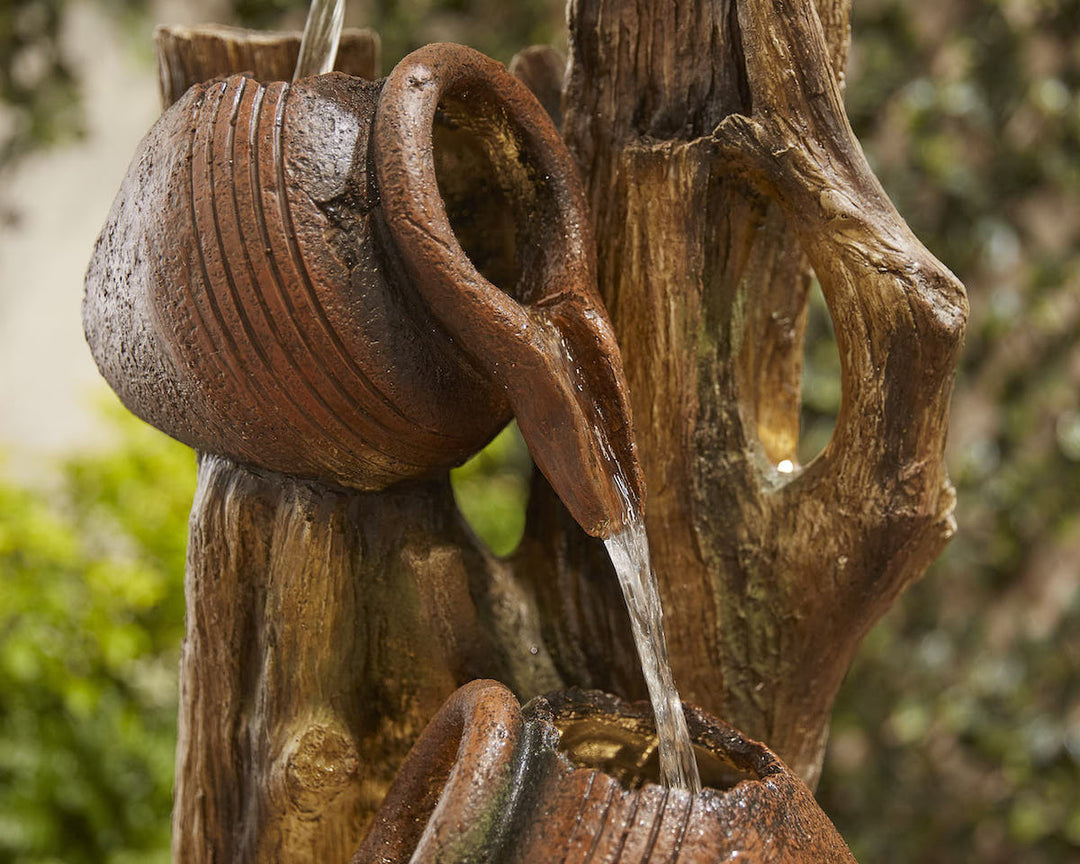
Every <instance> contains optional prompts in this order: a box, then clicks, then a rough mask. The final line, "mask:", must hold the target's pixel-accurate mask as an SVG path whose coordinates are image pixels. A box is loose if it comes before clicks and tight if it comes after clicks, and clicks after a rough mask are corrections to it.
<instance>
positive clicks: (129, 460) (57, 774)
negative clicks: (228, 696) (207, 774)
mask: <svg viewBox="0 0 1080 864" xmlns="http://www.w3.org/2000/svg"><path fill="white" fill-rule="evenodd" d="M110 414H111V415H112V422H113V423H115V424H116V426H117V428H118V431H119V433H120V441H121V444H120V446H119V447H118V449H117V450H116V451H115V452H110V453H106V454H101V455H94V456H89V455H87V456H79V457H77V458H74V459H71V460H69V461H68V462H67V463H65V465H64V467H63V489H62V492H61V493H60V494H59V495H58V496H48V497H47V496H45V495H43V494H41V493H38V492H35V491H32V490H28V489H22V488H18V487H16V486H13V485H10V484H0V584H2V586H3V590H2V591H0V861H20V862H46V861H49V862H51V861H63V862H69V864H78V862H122V861H157V860H160V861H167V860H168V848H169V811H170V809H171V804H172V800H171V797H172V796H171V789H172V774H173V752H174V747H175V739H176V699H177V680H176V669H177V660H178V649H179V644H180V639H181V637H182V634H183V615H184V613H183V566H184V546H185V539H186V523H187V514H188V510H189V508H190V505H191V498H192V494H193V492H194V481H195V470H194V467H195V466H194V457H193V454H192V453H191V451H190V450H188V449H187V448H185V447H183V446H181V445H179V444H176V443H175V442H172V441H169V440H168V439H166V438H165V437H164V436H162V435H161V434H160V433H157V432H155V431H153V430H152V429H150V428H149V427H147V426H145V425H144V424H142V423H141V422H139V421H137V420H135V419H134V418H132V417H131V416H130V415H127V414H126V412H123V411H122V409H120V408H119V407H117V408H114V409H111V410H110Z"/></svg>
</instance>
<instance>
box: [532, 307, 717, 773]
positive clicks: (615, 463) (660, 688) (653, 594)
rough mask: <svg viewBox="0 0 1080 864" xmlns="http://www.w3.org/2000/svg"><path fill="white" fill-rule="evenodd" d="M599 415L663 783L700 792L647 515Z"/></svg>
mask: <svg viewBox="0 0 1080 864" xmlns="http://www.w3.org/2000/svg"><path fill="white" fill-rule="evenodd" d="M538 323H540V325H541V327H542V329H543V330H544V332H545V334H546V335H547V337H548V341H549V342H550V344H551V349H552V352H553V354H554V356H557V357H559V358H560V359H561V361H562V365H563V369H564V374H565V375H566V376H567V378H568V379H570V380H571V381H574V380H575V379H580V378H581V370H580V369H579V368H578V367H577V364H575V363H574V360H573V357H572V356H571V354H570V349H569V346H568V345H567V344H566V341H565V340H564V339H563V338H562V336H561V335H560V334H559V333H558V331H557V329H556V328H555V327H554V326H553V325H552V324H551V323H550V322H549V321H546V320H543V319H539V320H538ZM578 389H579V390H580V389H581V387H580V386H579V387H578ZM594 407H595V406H594ZM594 419H595V422H594V423H593V424H592V430H593V435H594V436H595V439H596V443H597V445H598V448H599V450H600V452H601V453H603V454H604V457H605V459H606V461H607V463H608V467H609V476H610V479H611V482H612V484H613V485H614V486H615V488H616V490H617V491H618V493H619V497H620V498H621V499H622V504H623V528H622V530H621V531H617V532H616V533H614V534H612V535H610V536H609V537H607V538H605V539H604V545H605V546H606V547H607V551H608V555H609V556H610V557H611V563H612V565H613V566H614V567H615V573H616V575H617V576H618V578H619V585H620V586H621V587H622V593H623V598H624V599H625V600H626V608H627V611H628V612H629V613H630V627H631V631H632V633H633V636H634V644H635V645H636V646H637V653H638V659H639V660H640V661H641V671H642V674H643V675H644V677H645V686H646V687H647V688H648V691H649V700H650V701H651V702H652V707H653V714H654V716H655V718H656V737H657V748H658V749H659V751H660V781H661V782H662V783H663V784H664V785H665V786H668V787H672V788H676V789H685V790H687V791H689V792H690V793H692V794H696V793H697V792H700V791H701V776H700V774H699V773H698V765H697V759H696V758H695V757H694V747H693V745H692V744H691V742H690V732H689V730H688V729H687V728H686V717H685V715H684V714H683V711H682V701H681V700H680V699H679V691H678V690H677V689H676V688H675V679H674V677H673V676H672V674H671V664H670V662H669V660H668V650H667V640H666V639H665V638H664V624H663V616H664V611H663V607H662V606H661V604H660V590H659V586H658V585H657V581H656V573H655V572H654V571H653V568H652V562H651V559H650V558H649V538H648V536H647V535H646V533H645V519H644V517H643V514H642V513H641V512H639V510H638V507H637V504H636V503H635V497H634V495H633V494H631V491H630V488H631V487H630V483H629V480H628V479H627V476H626V470H625V468H624V466H623V465H622V463H621V462H620V461H619V459H618V458H617V457H616V455H615V451H614V448H613V447H612V446H611V444H610V441H609V439H608V436H607V431H606V430H607V427H606V425H605V423H604V422H603V417H602V415H601V414H600V410H599V408H598V407H597V408H595V418H594Z"/></svg>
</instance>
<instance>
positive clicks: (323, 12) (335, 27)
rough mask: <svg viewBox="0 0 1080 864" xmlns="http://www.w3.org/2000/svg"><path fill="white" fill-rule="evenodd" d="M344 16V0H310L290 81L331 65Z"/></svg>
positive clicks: (323, 72) (327, 69)
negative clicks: (294, 68) (298, 52)
mask: <svg viewBox="0 0 1080 864" xmlns="http://www.w3.org/2000/svg"><path fill="white" fill-rule="evenodd" d="M344 20H345V0H311V8H310V9H309V10H308V17H307V23H306V24H305V25H304V35H303V38H301V40H300V54H299V56H298V57H297V58H296V71H295V72H294V74H293V81H296V80H297V79H299V78H307V77H308V76H310V75H325V74H326V73H327V72H329V71H331V70H332V69H333V68H334V61H335V60H337V52H338V43H339V42H340V41H341V25H342V22H344Z"/></svg>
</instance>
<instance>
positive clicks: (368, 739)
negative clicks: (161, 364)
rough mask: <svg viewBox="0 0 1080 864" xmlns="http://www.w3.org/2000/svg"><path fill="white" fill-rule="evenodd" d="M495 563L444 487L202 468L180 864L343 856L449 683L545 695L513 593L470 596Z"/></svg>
mask: <svg viewBox="0 0 1080 864" xmlns="http://www.w3.org/2000/svg"><path fill="white" fill-rule="evenodd" d="M497 567H498V564H497V562H494V561H492V560H491V559H489V558H487V557H486V556H485V555H484V553H482V552H481V551H479V550H477V549H475V548H474V547H473V545H472V541H471V538H470V536H469V535H468V532H467V529H466V528H465V527H464V525H463V523H462V522H461V521H460V519H459V517H458V516H457V513H456V510H455V509H454V506H453V500H452V496H451V492H450V489H449V484H448V483H447V482H446V480H445V479H444V480H441V481H432V482H430V483H420V484H411V485H410V484H403V485H400V486H398V487H396V488H395V489H393V490H390V491H386V492H381V493H361V492H353V491H347V490H342V489H332V488H329V487H327V486H324V485H323V484H320V483H318V482H314V481H301V480H294V479H290V478H286V477H284V476H282V475H279V474H274V473H272V472H262V471H257V470H254V469H249V468H244V467H241V466H239V465H237V464H235V463H233V462H231V461H229V460H227V459H223V458H220V457H214V456H203V457H201V458H200V463H199V484H198V491H197V493H196V499H195V503H194V506H193V509H192V517H191V528H190V541H189V550H188V568H187V575H186V581H185V584H186V598H187V624H186V636H185V640H184V647H183V653H182V658H181V676H180V677H181V694H180V695H181V699H180V702H181V709H180V737H179V743H178V754H177V779H176V792H175V808H174V812H173V855H174V860H177V861H184V862H204V861H206V862H208V861H259V862H273V861H282V862H284V861H288V862H306V861H310V862H327V861H346V860H348V859H349V857H350V856H351V855H352V853H353V852H354V851H355V849H356V847H357V845H358V843H359V841H360V839H361V837H362V836H363V831H364V828H365V826H366V824H367V821H368V819H369V818H370V816H371V814H372V813H373V812H374V810H375V808H376V807H377V806H378V804H379V802H380V801H381V800H382V797H383V795H384V794H385V792H386V789H387V788H388V786H389V784H390V781H391V780H392V778H393V776H394V773H395V771H396V770H397V767H398V766H399V764H400V762H401V760H402V759H403V758H404V756H405V753H406V752H407V751H408V749H409V747H410V746H411V744H412V742H413V740H414V738H415V737H416V736H417V735H418V734H419V733H420V731H421V729H423V727H424V725H425V724H426V723H427V721H428V720H429V719H430V718H431V717H432V716H433V715H434V713H435V711H436V710H437V709H438V707H439V706H440V705H441V704H442V702H443V701H444V699H445V698H446V697H447V696H448V695H449V694H450V693H452V692H453V691H454V689H455V688H456V687H457V686H458V684H459V683H461V682H464V681H469V680H471V679H473V678H477V677H498V678H499V679H501V680H504V681H512V682H516V684H517V686H518V687H519V688H521V689H523V690H534V689H535V690H541V689H547V688H549V687H551V686H554V685H556V684H557V679H555V677H554V675H553V674H552V673H551V672H550V671H549V670H550V667H548V669H547V670H546V669H545V666H544V661H545V657H546V655H545V654H544V653H541V652H538V653H537V654H533V653H531V652H530V651H529V647H530V642H529V641H527V640H529V639H530V635H532V636H533V639H534V641H533V642H532V643H531V644H533V645H534V646H535V644H536V642H538V641H539V637H538V634H531V633H530V630H531V629H535V626H534V625H531V624H530V622H529V621H528V620H522V617H521V611H520V609H521V602H520V600H519V598H516V597H515V596H514V594H513V592H512V591H509V592H508V591H506V590H500V588H499V587H498V585H499V578H498V574H495V573H492V574H491V575H490V577H489V578H488V579H487V580H486V583H485V585H484V586H483V587H480V586H478V585H474V584H473V583H474V582H475V581H476V574H480V573H486V572H487V571H489V569H490V570H495V569H497ZM511 633H513V636H512V637H511V635H510V634H511ZM492 634H495V635H496V636H499V637H502V640H503V641H504V642H505V643H506V644H509V645H513V646H514V647H513V649H512V650H513V651H514V655H513V656H508V655H506V654H505V653H504V652H503V649H502V647H501V645H500V644H499V642H498V641H497V640H496V639H493V638H492ZM523 640H525V641H523Z"/></svg>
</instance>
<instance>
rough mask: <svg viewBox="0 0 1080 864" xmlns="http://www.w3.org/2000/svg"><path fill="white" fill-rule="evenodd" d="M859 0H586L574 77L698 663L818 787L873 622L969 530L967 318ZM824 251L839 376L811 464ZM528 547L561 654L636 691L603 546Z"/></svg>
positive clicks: (680, 624) (575, 115) (663, 557)
mask: <svg viewBox="0 0 1080 864" xmlns="http://www.w3.org/2000/svg"><path fill="white" fill-rule="evenodd" d="M847 17H848V9H847V5H846V4H845V3H843V2H840V3H833V2H826V0H823V2H821V3H820V4H819V5H818V6H815V5H814V4H813V3H811V2H809V0H786V2H766V0H739V2H726V0H696V2H675V3H663V4H660V3H653V4H632V3H626V2H623V0H578V2H573V3H571V6H570V44H571V55H570V64H569V77H568V81H567V85H566V94H565V100H564V108H565V111H566V117H565V122H564V134H565V136H566V138H567V140H568V142H569V143H570V145H571V148H572V150H573V151H574V153H575V154H576V157H577V160H578V164H579V166H580V168H581V171H582V173H583V175H584V176H585V177H587V178H588V186H589V189H590V192H591V204H592V208H593V218H594V222H595V225H596V235H597V247H598V255H599V272H600V284H601V291H602V293H603V296H604V299H605V303H606V305H607V307H608V310H609V311H610V313H611V316H612V319H613V321H614V323H615V328H616V332H617V334H618V339H619V343H620V346H621V347H622V351H623V356H624V362H625V367H626V372H627V377H628V380H629V385H630V393H631V398H632V400H633V410H634V418H635V425H636V429H637V434H638V442H639V447H640V453H641V461H642V466H643V469H644V474H645V479H646V484H647V487H648V489H649V498H648V501H647V505H646V521H647V524H648V528H649V534H650V537H651V538H652V543H653V549H652V551H653V561H654V564H655V566H656V569H657V571H658V573H659V578H660V580H661V593H662V595H663V600H664V606H665V611H666V627H667V635H668V644H669V646H670V649H671V658H672V663H673V666H674V671H675V678H676V681H677V682H678V683H679V686H680V689H681V691H682V694H683V697H684V698H686V699H688V700H689V701H691V702H696V703H697V704H699V705H701V706H703V707H705V708H706V709H707V710H710V711H712V712H715V713H716V714H718V715H719V716H722V717H724V718H725V719H726V720H728V721H729V722H731V723H732V724H733V725H735V726H736V727H738V728H740V729H741V730H743V731H744V732H746V733H747V734H749V735H751V736H752V737H756V738H759V739H761V740H763V741H765V742H767V743H768V744H769V745H770V746H771V747H773V748H774V749H775V750H776V751H777V752H778V753H779V754H780V755H781V756H782V757H783V758H784V759H785V761H787V762H788V764H790V765H791V766H792V767H793V768H795V770H796V771H798V772H799V773H800V774H801V776H802V777H803V778H804V779H805V780H806V781H807V782H808V783H810V784H811V785H812V784H813V783H814V782H816V779H817V777H818V774H819V772H820V766H821V760H822V758H823V754H824V748H825V742H826V738H827V734H828V725H829V714H830V711H831V706H832V703H833V699H834V697H835V695H836V692H837V689H838V688H839V686H840V683H841V681H842V679H843V677H844V673H845V672H846V671H847V668H848V665H849V663H850V661H851V659H852V657H853V655H854V653H855V650H856V649H857V647H858V645H859V642H860V640H861V638H862V637H863V636H864V635H865V633H866V632H867V630H868V629H869V628H870V626H871V625H872V624H873V623H874V622H875V621H876V620H877V619H878V618H879V617H880V616H881V615H882V614H883V613H884V612H885V610H886V609H887V608H888V607H889V605H890V603H891V602H892V601H893V600H894V599H895V598H896V596H897V595H898V594H899V593H900V592H901V591H902V590H903V588H904V587H905V586H906V585H908V584H909V583H910V582H912V581H913V580H914V579H916V578H918V577H919V576H920V575H921V574H922V573H923V572H924V570H925V568H926V567H927V566H928V565H929V563H930V562H931V561H932V560H933V558H934V557H935V556H936V555H937V554H938V553H939V552H940V550H941V548H942V547H943V545H944V544H945V542H946V541H947V539H948V538H949V536H950V535H951V533H952V531H953V530H954V523H953V518H952V509H953V503H954V495H953V490H952V487H951V486H950V484H949V482H948V479H947V477H946V474H945V468H944V465H943V461H942V460H943V452H944V445H945V434H946V424H947V409H948V401H949V396H950V392H951V386H952V377H953V371H954V369H955V364H956V360H957V354H958V351H959V348H960V345H961V341H962V336H963V327H964V321H965V317H966V299H965V295H964V291H963V287H962V286H961V285H960V284H959V282H958V281H957V280H956V278H955V277H954V276H953V275H952V274H951V273H949V271H948V270H947V269H946V268H945V267H944V266H942V264H941V263H940V262H938V261H937V260H935V259H934V257H933V256H932V255H931V254H930V253H929V252H928V251H927V250H926V249H925V248H924V247H923V246H922V245H921V244H920V243H919V242H918V240H917V239H916V238H915V237H914V236H913V235H912V234H911V232H910V231H909V229H908V228H907V226H906V225H905V224H904V222H903V220H902V219H901V217H900V216H899V214H897V212H896V210H895V209H894V208H893V207H892V205H891V203H890V202H889V200H888V198H887V196H886V195H885V193H884V191H883V190H882V188H881V186H880V184H879V183H878V182H877V180H876V179H875V177H874V176H873V174H872V172H871V170H870V168H869V166H868V164H867V162H866V159H865V157H864V156H863V153H862V151H861V149H860V147H859V145H858V142H857V141H856V140H855V138H854V135H853V133H852V131H851V128H850V126H849V124H848V122H847V118H846V115H845V113H844V108H843V100H842V88H841V84H842V80H843V63H844V59H845V57H846V53H847V42H848V26H847ZM807 264H811V265H812V266H813V269H814V272H815V273H816V275H817V277H818V278H819V280H820V282H821V285H822V289H823V292H824V294H825V298H826V301H827V303H828V305H829V310H830V312H831V314H832V317H833V321H834V324H835V329H836V333H837V341H838V345H839V350H840V360H841V367H842V388H843V399H842V404H841V409H840V415H839V417H838V419H837V425H836V430H835V432H834V434H833V436H832V440H831V441H830V442H829V444H828V446H827V447H826V448H825V450H824V451H823V452H822V453H821V454H820V455H819V456H818V457H817V458H816V459H814V460H813V461H812V462H811V463H810V464H809V465H807V466H805V467H799V466H798V457H797V450H796V448H797V444H798V428H799V418H798V413H799V401H800V400H799V391H800V375H801V371H802V338H803V330H804V327H805V321H806V304H807V292H808V287H809V281H810V275H809V272H808V269H807ZM782 460H790V462H791V463H793V464H792V467H793V468H794V470H793V471H791V473H782V472H780V471H778V469H777V466H778V464H779V463H780V462H781V461H782ZM785 467H786V466H785ZM553 507H554V505H538V506H537V507H536V508H535V511H536V512H549V513H550V512H551V510H552V509H553ZM530 543H532V544H534V548H535V549H536V550H537V551H536V552H535V554H534V555H533V557H532V560H531V561H530V564H531V566H530V567H528V568H522V571H521V572H522V577H523V578H524V579H527V580H530V581H531V583H532V584H534V585H535V586H536V591H537V592H538V594H539V597H540V602H541V617H542V620H543V622H544V626H545V628H546V631H545V632H546V633H547V634H548V638H549V641H550V642H551V644H552V646H553V650H554V654H555V659H556V663H557V665H558V667H559V669H560V672H561V673H562V674H563V675H564V677H566V678H567V679H569V680H573V681H581V680H584V681H588V683H589V684H592V685H595V686H600V687H605V688H608V689H613V690H616V691H619V692H640V689H641V688H640V685H639V684H638V683H637V682H636V680H634V679H635V673H634V672H633V671H632V669H631V668H630V667H632V664H628V665H624V664H622V663H612V662H611V661H610V659H609V658H611V657H623V658H625V657H628V656H630V649H629V647H628V640H627V636H626V633H625V629H624V628H621V627H618V626H614V625H613V622H612V620H611V610H614V609H617V608H618V597H617V590H616V589H615V588H614V587H613V586H612V585H611V578H610V575H609V574H608V572H607V567H606V562H605V561H604V560H603V556H602V554H601V552H600V550H599V549H597V548H596V546H595V543H594V542H593V541H590V540H589V539H588V538H584V537H582V535H581V534H580V532H576V531H575V530H574V528H573V527H572V526H570V525H568V523H567V521H566V520H565V519H559V518H553V519H549V520H548V521H547V523H546V524H543V523H542V520H540V519H536V520H534V521H533V522H532V523H531V524H530ZM544 548H556V549H567V550H568V551H567V553H566V554H565V555H563V556H561V557H560V558H558V559H554V558H551V557H550V556H545V555H544V554H543V552H542V550H543V549H544ZM545 562H550V564H551V565H552V566H550V567H545V566H544V564H545ZM601 596H603V597H604V599H603V600H602V601H601V600H600V599H599V598H600V597H601ZM586 597H587V598H590V599H589V600H588V601H587V602H586V601H584V600H583V598H586Z"/></svg>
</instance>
